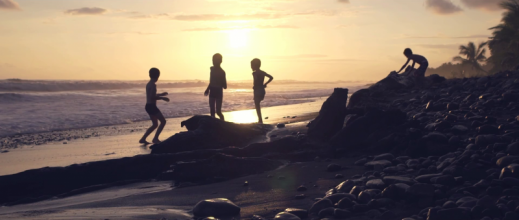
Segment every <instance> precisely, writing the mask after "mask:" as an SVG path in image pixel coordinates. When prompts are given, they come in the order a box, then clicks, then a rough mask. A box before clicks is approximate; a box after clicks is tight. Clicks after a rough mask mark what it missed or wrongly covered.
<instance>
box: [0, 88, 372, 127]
mask: <svg viewBox="0 0 519 220" xmlns="http://www.w3.org/2000/svg"><path fill="white" fill-rule="evenodd" d="M146 83H147V81H51V80H19V79H9V80H0V137H4V136H10V135H15V134H26V133H39V132H47V131H55V130H66V129H76V128H88V127H97V126H107V125H117V124H127V123H133V122H136V121H142V120H147V119H148V115H147V113H146V112H145V110H144V105H145V103H146V96H145V85H146ZM367 83H368V82H319V83H317V82H298V81H276V80H275V81H273V83H271V84H269V86H268V88H267V95H266V97H265V100H264V101H263V102H262V106H263V107H270V106H280V105H289V104H297V103H304V102H311V101H314V100H315V98H319V97H321V98H326V97H328V96H329V95H330V94H331V93H332V92H333V88H336V87H343V88H349V89H350V91H355V90H356V89H358V88H361V87H363V86H365V85H366V84H367ZM206 87H207V82H203V81H162V80H159V82H157V88H158V93H161V92H168V93H169V95H168V97H169V98H170V102H163V101H158V104H157V105H158V107H159V109H161V111H162V113H163V114H164V116H165V117H167V118H172V117H184V116H190V115H196V114H208V113H209V107H208V98H207V97H205V96H204V95H203V93H204V91H205V89H206ZM252 98H253V93H252V82H251V81H250V82H248V81H234V82H233V81H230V82H229V83H228V89H227V90H225V91H224V102H223V108H222V110H223V111H237V110H244V109H253V108H254V102H253V100H252Z"/></svg>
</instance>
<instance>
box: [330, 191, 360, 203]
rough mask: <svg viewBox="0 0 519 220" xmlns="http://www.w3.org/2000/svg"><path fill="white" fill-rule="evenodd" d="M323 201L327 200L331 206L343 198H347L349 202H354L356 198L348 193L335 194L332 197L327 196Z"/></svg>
mask: <svg viewBox="0 0 519 220" xmlns="http://www.w3.org/2000/svg"><path fill="white" fill-rule="evenodd" d="M324 198H325V199H329V200H331V201H332V203H333V204H335V203H337V202H339V201H340V200H341V199H343V198H349V199H350V200H355V199H356V198H357V197H356V196H355V195H352V194H349V193H335V194H332V195H328V196H326V197H324Z"/></svg>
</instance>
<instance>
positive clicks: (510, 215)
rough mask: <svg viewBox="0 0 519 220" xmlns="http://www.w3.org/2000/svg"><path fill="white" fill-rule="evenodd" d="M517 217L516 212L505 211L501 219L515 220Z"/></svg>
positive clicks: (518, 216)
mask: <svg viewBox="0 0 519 220" xmlns="http://www.w3.org/2000/svg"><path fill="white" fill-rule="evenodd" d="M517 219H519V214H517V213H516V212H507V213H506V214H505V217H504V218H503V220H517Z"/></svg>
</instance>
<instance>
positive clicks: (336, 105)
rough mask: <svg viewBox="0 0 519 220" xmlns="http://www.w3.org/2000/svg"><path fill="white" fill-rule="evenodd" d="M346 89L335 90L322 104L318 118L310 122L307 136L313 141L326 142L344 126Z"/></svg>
mask: <svg viewBox="0 0 519 220" xmlns="http://www.w3.org/2000/svg"><path fill="white" fill-rule="evenodd" d="M347 101H348V89H341V88H336V89H335V90H334V92H333V94H332V95H331V96H330V97H328V99H327V100H326V101H325V102H324V103H323V106H322V107H321V110H320V111H319V116H317V118H315V119H314V120H313V121H312V122H310V123H309V124H308V125H307V127H308V136H309V137H310V138H313V139H317V140H321V141H327V140H329V139H330V138H331V137H332V136H333V135H335V134H336V133H337V132H338V131H340V130H341V129H342V127H343V126H344V118H345V117H346V102H347Z"/></svg>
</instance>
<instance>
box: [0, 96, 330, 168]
mask: <svg viewBox="0 0 519 220" xmlns="http://www.w3.org/2000/svg"><path fill="white" fill-rule="evenodd" d="M323 101H324V100H323V99H319V98H318V99H314V101H313V102H306V103H302V104H294V105H284V106H276V107H267V108H264V109H263V115H264V117H265V118H267V117H268V119H264V122H265V123H268V124H273V125H276V124H278V123H285V124H290V123H295V122H305V121H306V122H307V121H309V120H311V119H313V117H315V116H316V113H317V112H318V111H319V108H320V106H321V105H322V102H323ZM224 116H225V117H226V119H227V120H228V121H231V122H238V123H251V122H253V121H254V120H257V116H256V111H255V110H252V109H251V110H241V111H235V112H224ZM188 118H189V117H179V118H168V120H167V123H168V124H167V126H166V127H165V129H164V131H163V132H162V135H161V137H162V138H163V139H166V138H167V137H169V136H171V135H174V134H175V133H178V132H181V131H186V129H185V128H182V127H181V126H180V122H182V121H184V120H186V119H188ZM150 124H151V123H150V122H147V121H143V122H135V123H131V124H123V125H112V126H103V127H94V128H88V129H71V130H65V131H59V133H62V134H63V135H67V134H75V135H77V136H78V137H84V136H86V135H90V136H89V137H88V138H77V139H71V140H61V141H59V140H55V141H49V142H47V143H45V144H40V145H22V146H19V147H16V148H12V149H11V148H4V152H5V153H1V154H0V176H1V175H8V174H14V173H18V172H21V171H24V170H29V169H36V168H41V167H56V166H68V165H71V164H76V163H77V164H79V163H86V162H91V161H99V160H107V159H116V158H122V157H131V156H135V155H142V154H149V153H150V149H149V148H148V147H149V146H144V145H142V144H139V143H138V140H139V139H140V138H141V137H142V134H143V133H144V131H145V130H146V129H147V128H148V127H149V126H150ZM92 133H95V134H98V135H97V136H91V134H92ZM35 136H36V137H35ZM49 136H55V135H54V132H49V133H45V134H41V133H40V134H29V135H26V137H25V138H28V139H32V138H40V139H51V138H48V137H49ZM267 137H268V136H267ZM263 141H268V139H267V138H265V139H264V140H263Z"/></svg>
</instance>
